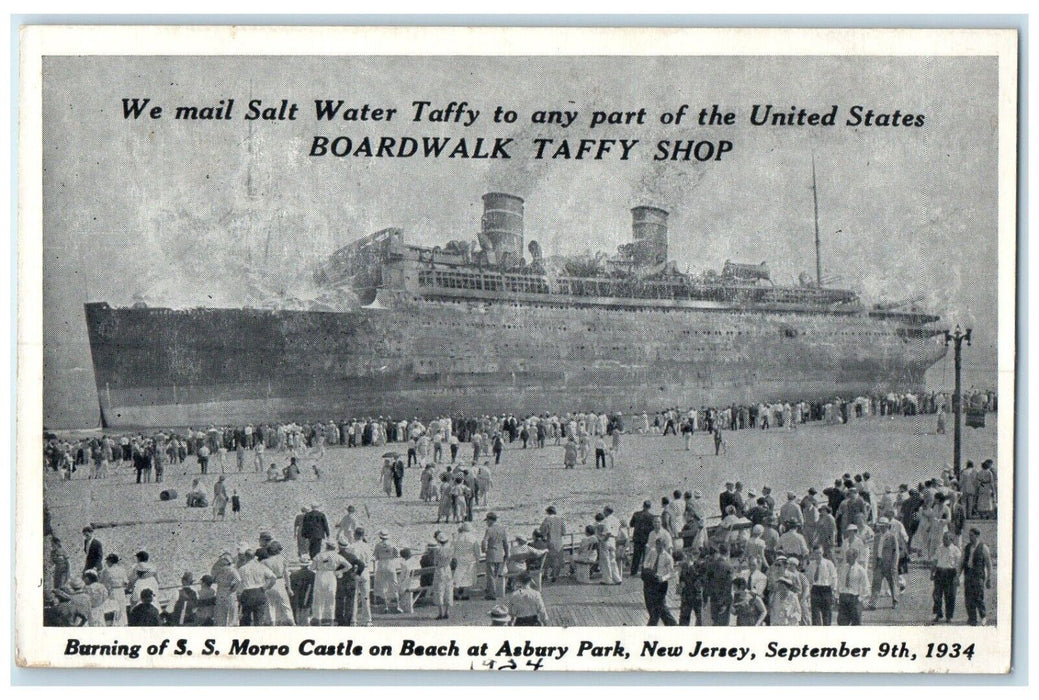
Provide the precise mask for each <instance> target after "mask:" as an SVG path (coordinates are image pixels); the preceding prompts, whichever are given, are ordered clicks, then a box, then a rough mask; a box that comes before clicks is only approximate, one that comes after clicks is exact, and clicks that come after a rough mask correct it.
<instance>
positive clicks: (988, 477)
mask: <svg viewBox="0 0 1039 700" xmlns="http://www.w3.org/2000/svg"><path fill="white" fill-rule="evenodd" d="M974 478H975V483H977V489H978V490H977V494H978V495H977V501H976V504H977V505H975V507H974V509H975V510H976V511H977V512H978V515H981V516H982V517H985V518H990V517H992V513H993V512H994V511H995V510H996V474H995V472H993V471H992V462H991V461H990V460H987V459H986V460H985V461H984V462H982V463H981V469H980V470H979V471H978V473H977V475H976V476H975V477H974Z"/></svg>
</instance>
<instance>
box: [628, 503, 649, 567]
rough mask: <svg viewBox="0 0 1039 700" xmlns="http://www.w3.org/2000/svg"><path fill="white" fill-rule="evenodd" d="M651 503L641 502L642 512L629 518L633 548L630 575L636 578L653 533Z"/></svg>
mask: <svg viewBox="0 0 1039 700" xmlns="http://www.w3.org/2000/svg"><path fill="white" fill-rule="evenodd" d="M652 507H653V502H652V501H643V502H642V510H640V511H637V512H636V513H635V514H634V515H632V516H631V520H630V521H629V523H628V524H629V525H630V526H631V543H632V547H633V551H632V556H631V575H632V576H637V575H638V573H639V569H640V567H641V566H642V558H643V556H644V555H645V553H646V543H647V542H648V541H649V533H651V532H653V514H652V513H650V509H651V508H652Z"/></svg>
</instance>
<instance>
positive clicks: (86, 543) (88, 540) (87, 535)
mask: <svg viewBox="0 0 1039 700" xmlns="http://www.w3.org/2000/svg"><path fill="white" fill-rule="evenodd" d="M83 553H84V554H86V555H87V559H86V563H85V564H83V571H87V570H88V569H93V570H94V571H97V572H100V571H101V566H102V562H104V559H105V557H104V550H103V548H102V546H101V541H100V540H99V539H97V538H96V537H94V528H92V527H91V526H89V525H87V526H86V527H85V528H83Z"/></svg>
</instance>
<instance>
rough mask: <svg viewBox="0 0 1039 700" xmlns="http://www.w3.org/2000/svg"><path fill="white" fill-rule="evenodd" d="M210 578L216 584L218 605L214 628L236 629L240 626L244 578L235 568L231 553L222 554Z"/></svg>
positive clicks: (214, 616)
mask: <svg viewBox="0 0 1039 700" xmlns="http://www.w3.org/2000/svg"><path fill="white" fill-rule="evenodd" d="M209 573H210V576H212V577H213V582H214V583H215V584H216V603H215V605H214V606H213V607H214V609H213V626H214V627H236V626H237V625H238V598H237V595H238V592H239V589H240V588H241V586H242V578H241V576H239V575H238V569H236V568H235V565H234V558H233V557H232V555H231V553H230V552H221V554H220V557H219V558H218V559H217V560H216V563H215V564H213V568H212V570H210V572H209Z"/></svg>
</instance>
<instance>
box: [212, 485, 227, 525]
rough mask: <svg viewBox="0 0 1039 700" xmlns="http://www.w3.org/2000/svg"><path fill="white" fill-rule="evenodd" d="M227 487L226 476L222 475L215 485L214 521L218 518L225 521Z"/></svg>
mask: <svg viewBox="0 0 1039 700" xmlns="http://www.w3.org/2000/svg"><path fill="white" fill-rule="evenodd" d="M227 501H228V498H227V487H226V486H224V476H223V475H222V474H221V475H220V478H219V479H217V480H216V483H215V484H213V520H216V519H217V516H219V517H220V519H221V520H223V519H224V513H225V512H226V511H227Z"/></svg>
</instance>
